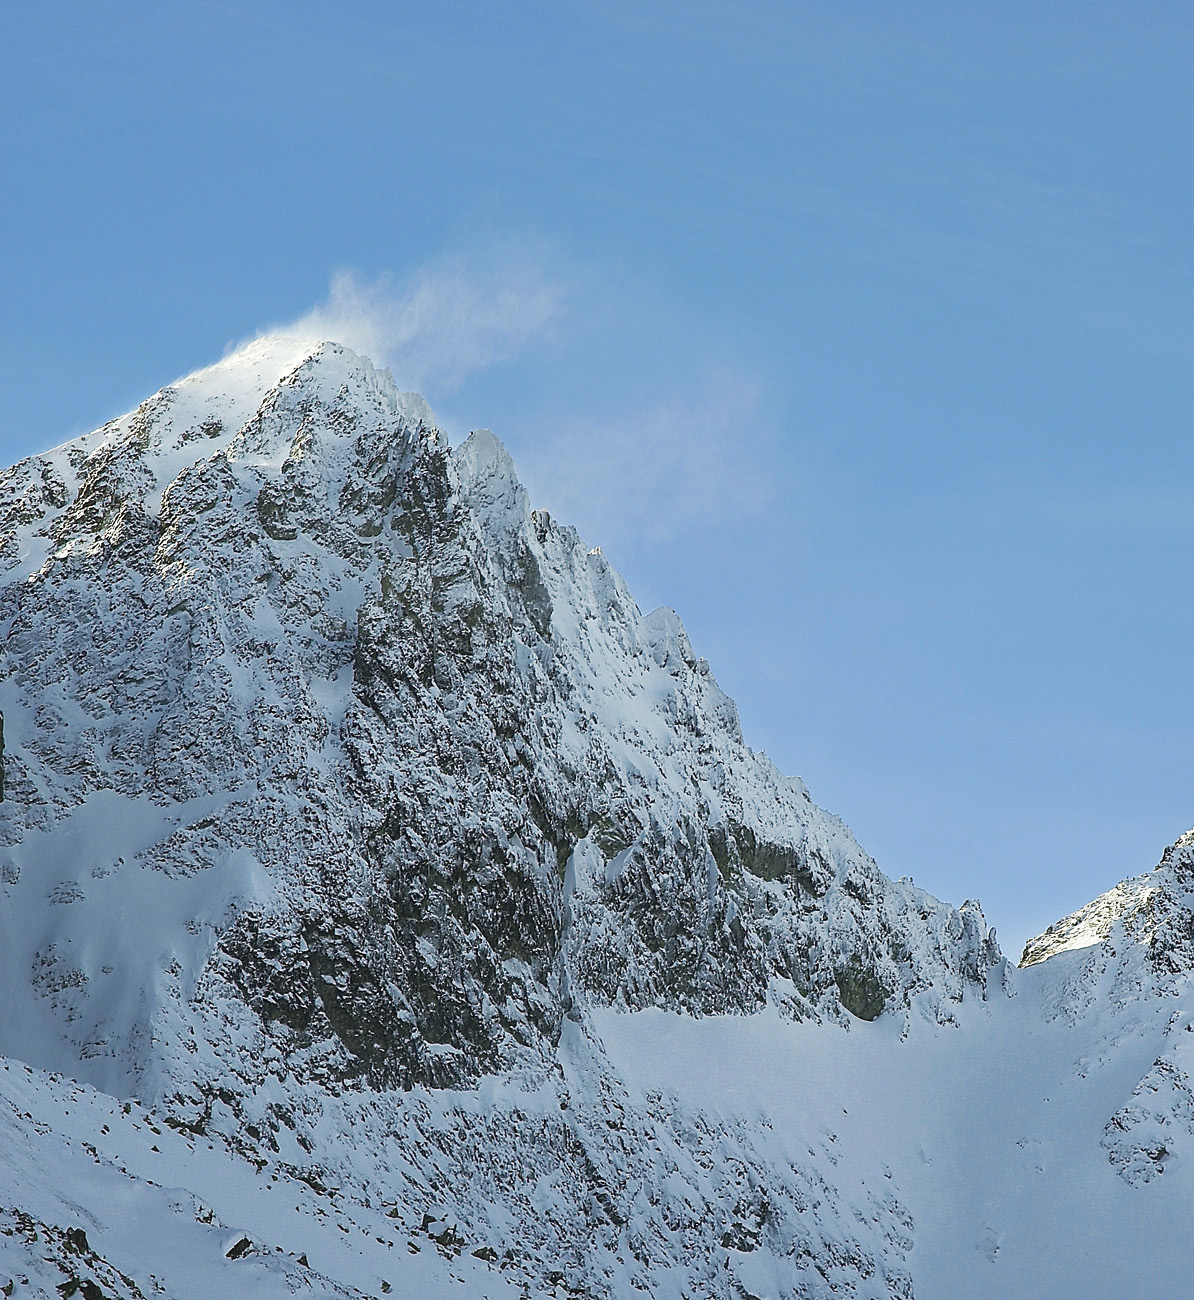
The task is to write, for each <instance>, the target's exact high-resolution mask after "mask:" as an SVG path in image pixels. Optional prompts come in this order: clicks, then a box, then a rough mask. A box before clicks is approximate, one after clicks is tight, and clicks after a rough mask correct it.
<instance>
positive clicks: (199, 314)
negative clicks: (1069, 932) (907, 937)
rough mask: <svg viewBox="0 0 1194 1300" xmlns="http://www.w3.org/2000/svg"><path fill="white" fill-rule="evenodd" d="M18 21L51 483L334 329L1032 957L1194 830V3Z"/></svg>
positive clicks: (785, 761) (24, 311)
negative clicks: (1048, 936)
mask: <svg viewBox="0 0 1194 1300" xmlns="http://www.w3.org/2000/svg"><path fill="white" fill-rule="evenodd" d="M0 23H2V24H3V26H2V28H0V459H2V460H3V461H4V462H5V463H8V462H9V461H11V460H14V459H16V458H17V457H19V456H20V455H22V454H25V453H28V452H31V451H35V450H39V449H42V448H44V447H47V446H49V445H52V444H54V443H56V442H60V441H62V440H63V439H64V438H65V437H66V436H68V435H70V434H72V433H78V432H81V431H83V430H85V429H88V428H91V427H94V426H96V425H98V424H100V423H102V422H103V421H104V420H106V419H108V418H109V417H111V416H113V415H115V414H117V413H119V412H121V411H123V410H125V409H127V408H129V407H131V406H132V405H134V404H135V403H136V402H138V401H139V400H140V399H141V398H143V397H144V396H146V395H147V394H148V393H150V392H152V391H153V390H155V389H156V388H158V387H160V386H161V385H162V384H163V383H166V382H168V381H170V380H171V379H173V378H175V377H177V376H178V375H180V374H182V373H185V372H187V371H189V370H192V369H195V368H197V367H198V366H200V365H203V364H206V363H208V362H211V361H213V360H216V359H218V358H219V356H220V355H221V354H222V353H223V351H224V350H225V348H226V347H227V346H228V345H229V343H231V342H234V341H237V340H241V339H244V338H246V337H249V336H252V335H253V334H254V333H255V332H257V331H258V330H260V329H263V328H266V327H270V326H273V325H278V324H284V323H286V322H294V321H295V320H297V319H299V318H301V317H304V316H306V315H307V314H308V313H310V312H311V311H313V310H314V309H316V308H318V309H319V319H320V320H321V321H323V322H324V323H327V324H329V325H335V326H337V328H339V329H340V332H341V333H343V334H345V335H346V336H349V337H347V338H346V341H348V342H350V343H353V342H356V343H360V344H362V345H363V346H366V350H371V351H372V352H374V353H375V354H376V359H378V360H379V361H381V362H385V363H388V364H390V365H391V366H392V367H393V368H394V371H395V374H396V376H397V378H398V379H399V381H400V382H402V383H403V384H404V385H405V386H409V387H419V388H421V389H422V391H424V393H425V395H426V396H427V397H428V399H429V400H430V401H431V402H432V404H433V406H434V407H435V409H436V411H437V412H438V413H439V415H440V417H441V419H442V421H443V423H444V424H445V427H446V428H448V429H449V431H451V432H452V434H453V436H457V437H458V436H460V435H461V434H463V433H464V432H466V431H467V430H468V429H469V428H470V427H473V426H477V425H485V426H488V427H491V428H493V429H494V431H495V432H496V433H498V434H499V436H501V437H502V438H503V439H504V440H505V441H506V443H507V444H508V445H509V446H510V448H511V450H512V452H513V453H514V456H515V459H516V462H517V464H518V466H519V468H520V470H521V472H522V474H523V477H524V478H525V480H526V481H527V482H528V484H529V486H530V487H531V490H532V495H533V497H534V498H535V500H536V504H540V505H546V506H547V507H549V508H551V509H552V510H553V512H554V513H556V514H557V515H558V516H560V517H562V518H564V519H567V520H569V521H571V522H574V523H576V524H577V525H578V526H579V527H580V529H581V531H582V533H583V534H584V536H585V537H586V538H587V539H588V540H589V541H590V542H592V543H594V544H600V545H602V546H603V547H604V549H605V550H606V552H607V553H608V554H609V555H610V557H611V558H612V560H613V561H614V562H615V563H616V564H617V565H618V566H619V567H620V568H621V569H622V570H623V572H624V573H625V574H626V576H627V578H628V580H629V582H630V584H631V587H632V589H633V590H634V592H635V594H636V595H637V597H638V599H639V603H640V604H641V605H642V606H643V607H644V608H649V607H651V606H653V605H655V604H665V603H666V604H670V605H672V606H674V607H675V608H676V609H677V610H678V611H679V612H680V614H681V615H682V617H683V618H684V620H685V622H686V624H687V626H688V629H689V632H690V635H691V637H692V640H693V642H694V644H695V646H696V647H697V651H698V653H701V654H704V655H706V656H707V657H708V658H709V660H710V661H711V663H712V665H713V668H714V671H715V672H716V673H717V675H718V677H719V678H720V680H721V682H722V684H723V685H724V686H725V687H726V689H727V690H729V691H730V693H731V694H733V695H734V696H735V697H736V698H737V700H738V702H739V706H740V708H741V711H742V715H743V722H744V726H745V729H746V733H747V737H748V740H750V741H751V743H753V744H754V745H755V746H756V747H758V748H765V749H766V750H767V751H768V752H769V753H770V754H771V755H772V756H773V757H774V758H775V759H776V761H777V762H778V763H779V764H780V766H781V767H783V768H784V769H785V770H787V771H791V772H799V773H800V774H801V775H803V776H804V777H805V779H806V780H807V781H808V783H809V786H810V789H811V791H812V793H813V796H814V798H815V799H817V801H818V802H819V803H821V804H822V805H824V806H826V807H829V808H831V809H832V810H833V811H835V812H838V813H840V814H841V815H842V816H843V817H844V818H845V819H846V821H847V822H848V823H849V824H850V825H851V826H852V827H853V829H854V830H855V832H856V833H857V834H858V836H859V838H860V839H861V840H862V842H863V844H864V845H865V846H866V847H867V848H868V849H869V850H870V851H871V852H872V853H873V854H874V855H875V856H876V858H877V859H878V861H879V864H880V866H881V867H883V868H884V869H885V870H886V871H887V872H888V873H889V874H891V875H896V876H898V875H905V874H907V875H912V876H914V877H915V879H916V880H917V881H918V883H921V884H923V885H925V886H926V887H928V888H930V889H932V890H933V891H934V892H935V893H937V894H939V895H941V896H942V897H945V898H948V899H951V900H954V901H961V899H962V898H964V897H978V898H980V899H981V900H982V902H983V904H984V906H985V908H986V911H987V915H988V919H989V920H990V921H991V922H992V923H993V924H995V925H996V926H997V927H998V929H999V932H1000V937H1001V939H1002V941H1003V942H1004V945H1005V947H1006V948H1007V949H1008V950H1009V952H1012V953H1013V955H1016V954H1017V953H1018V946H1019V944H1020V943H1021V942H1022V941H1023V940H1024V939H1025V938H1026V937H1027V936H1028V935H1029V934H1030V933H1033V932H1035V931H1036V930H1038V929H1041V928H1043V927H1044V926H1045V925H1046V924H1048V923H1049V922H1050V921H1051V920H1054V919H1056V918H1057V917H1058V916H1059V915H1061V914H1062V913H1064V912H1066V911H1069V910H1071V909H1072V908H1073V907H1075V906H1077V905H1079V904H1081V903H1083V902H1085V901H1087V900H1088V899H1089V898H1090V897H1092V896H1093V895H1094V894H1096V893H1098V892H1101V891H1102V890H1104V889H1106V888H1108V887H1110V886H1111V885H1112V884H1113V883H1115V881H1116V880H1118V879H1119V878H1120V877H1122V876H1124V875H1127V874H1130V873H1135V872H1139V871H1142V870H1146V869H1147V868H1149V867H1150V866H1152V865H1153V863H1155V862H1156V860H1157V858H1158V857H1159V854H1160V851H1161V849H1162V848H1163V847H1164V845H1165V844H1166V843H1167V842H1169V841H1170V840H1172V839H1174V838H1175V837H1176V836H1177V835H1178V834H1180V833H1181V832H1182V831H1184V830H1185V829H1187V828H1188V827H1189V826H1190V825H1191V824H1192V823H1194V745H1191V726H1190V719H1191V709H1192V706H1194V671H1192V669H1191V657H1192V654H1194V599H1192V596H1194V581H1192V579H1194V572H1192V570H1194V548H1192V545H1191V543H1192V541H1194V538H1192V536H1191V534H1192V533H1194V511H1192V509H1191V505H1192V502H1191V495H1192V491H1194V440H1192V439H1191V412H1192V411H1194V406H1192V403H1191V397H1192V396H1194V392H1192V390H1194V368H1192V365H1191V361H1192V359H1194V294H1192V290H1194V219H1192V214H1194V144H1192V142H1194V9H1192V8H1191V7H1190V6H1189V5H1188V4H1184V3H1180V4H1179V3H1171V4H1160V5H1155V4H1148V3H1144V2H1141V3H1133V4H1131V5H1127V4H1123V3H1114V4H1104V3H1098V2H1097V0H1096V2H1091V3H1081V4H1060V3H1045V4H1042V3H1033V4H1018V3H1014V2H1008V3H1001V4H998V5H977V4H973V5H972V4H968V3H952V2H951V3H940V4H932V5H929V4H918V3H905V4H891V3H849V2H845V3H828V2H826V3H820V4H805V3H784V4H765V3H759V4H750V5H743V4H728V3H727V4H715V3H705V2H704V0H686V2H685V3H676V4H649V3H646V4H644V3H633V4H632V3H624V4H623V3H612V2H611V3H601V4H596V3H592V4H590V3H567V2H566V0H551V2H550V3H547V2H543V3H537V2H533V0H526V2H525V3H501V2H495V0H488V2H487V3H451V2H444V0H441V2H439V3H436V4H434V5H428V4H425V3H423V4H418V5H415V4H406V3H385V4H382V3H375V4H367V3H351V2H346V3H341V4H339V5H336V6H331V5H327V4H322V3H321V4H310V3H295V2H294V0H287V3H280V2H278V3H271V2H269V0H259V2H253V0H247V2H245V3H236V4H232V3H227V4H225V3H214V2H213V3H200V2H196V0H187V3H175V2H171V0H165V2H163V0H155V2H154V3H147V2H146V3H127V2H122V0H106V3H105V4H103V5H96V4H93V3H77V2H72V0H63V2H62V3H55V4H53V5H17V4H11V5H7V6H5V7H4V11H3V14H2V15H0ZM336 277H338V278H336ZM334 279H335V288H334V289H333V280H334Z"/></svg>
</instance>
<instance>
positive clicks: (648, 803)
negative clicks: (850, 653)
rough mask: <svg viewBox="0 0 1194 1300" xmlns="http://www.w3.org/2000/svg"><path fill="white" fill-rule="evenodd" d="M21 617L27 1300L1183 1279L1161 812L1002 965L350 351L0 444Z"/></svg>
mask: <svg viewBox="0 0 1194 1300" xmlns="http://www.w3.org/2000/svg"><path fill="white" fill-rule="evenodd" d="M0 632H2V633H3V637H2V639H0V710H2V712H3V732H2V738H3V751H2V754H3V765H2V766H3V777H2V780H3V788H2V791H0V880H2V885H3V894H2V896H0V897H2V901H0V909H2V910H0V1053H2V1054H3V1055H4V1056H5V1057H6V1058H8V1064H7V1065H6V1067H5V1068H4V1070H3V1071H0V1097H2V1099H3V1103H4V1104H3V1106H0V1283H4V1282H5V1281H6V1280H8V1281H11V1282H12V1285H13V1288H14V1291H13V1294H16V1293H18V1292H17V1288H21V1289H23V1291H25V1292H28V1293H32V1294H36V1293H38V1288H40V1290H41V1293H44V1294H47V1295H49V1294H54V1293H55V1288H57V1292H58V1293H61V1294H64V1295H65V1294H68V1293H69V1294H74V1292H73V1291H71V1290H70V1288H71V1287H72V1285H75V1284H77V1285H75V1290H76V1291H77V1292H78V1293H79V1294H82V1295H84V1296H86V1297H88V1300H92V1297H93V1296H94V1295H95V1294H100V1293H102V1294H104V1295H111V1296H138V1295H146V1296H148V1295H151V1294H154V1293H159V1294H166V1295H170V1296H177V1297H180V1298H181V1297H191V1296H196V1297H198V1296H209V1295H210V1296H227V1295H238V1294H242V1293H243V1294H245V1295H249V1294H253V1295H258V1294H261V1295H269V1294H273V1293H274V1292H275V1291H276V1292H278V1293H279V1294H282V1293H285V1294H292V1293H294V1292H295V1291H299V1292H311V1293H313V1294H317V1295H355V1294H357V1293H363V1294H367V1295H380V1294H384V1293H387V1292H391V1291H392V1292H393V1293H396V1294H400V1295H410V1296H434V1295H440V1294H442V1295H452V1296H464V1297H479V1296H486V1295H493V1296H499V1295H502V1296H504V1295H510V1296H519V1295H558V1296H563V1295H590V1296H607V1297H629V1296H635V1295H642V1296H652V1297H660V1298H661V1300H662V1298H663V1297H675V1298H676V1300H680V1297H714V1296H726V1297H748V1296H755V1297H764V1296H768V1297H777V1298H778V1297H780V1296H829V1295H838V1296H841V1295H853V1296H859V1297H864V1296H867V1297H887V1296H901V1297H906V1296H912V1295H914V1294H915V1295H921V1296H934V1295H940V1296H951V1297H957V1296H966V1295H974V1296H989V1295H1036V1294H1040V1295H1046V1294H1048V1295H1052V1296H1057V1295H1070V1294H1073V1295H1083V1296H1097V1295H1107V1296H1111V1295H1116V1296H1121V1295H1124V1294H1131V1293H1132V1288H1133V1286H1135V1285H1137V1284H1138V1283H1140V1282H1141V1280H1142V1279H1143V1280H1144V1281H1145V1282H1146V1283H1147V1285H1148V1286H1150V1287H1152V1286H1154V1285H1158V1286H1159V1285H1164V1284H1166V1283H1168V1284H1170V1285H1173V1286H1177V1287H1179V1288H1180V1285H1181V1279H1183V1278H1185V1277H1188V1276H1189V1275H1190V1270H1191V1268H1192V1267H1194V1245H1190V1244H1188V1243H1187V1241H1186V1240H1185V1237H1184V1234H1183V1233H1182V1231H1181V1228H1182V1225H1183V1223H1184V1215H1185V1211H1186V1207H1187V1206H1188V1203H1189V1198H1190V1195H1191V1192H1192V1191H1194V1175H1192V1174H1190V1173H1188V1172H1187V1171H1186V1167H1185V1165H1184V1164H1183V1161H1182V1157H1183V1155H1184V1154H1185V1153H1187V1152H1194V1089H1192V1088H1191V1085H1190V1082H1189V1078H1188V1075H1187V1072H1186V1067H1187V1060H1186V1057H1187V1054H1188V1053H1187V1043H1189V1044H1190V1050H1191V1051H1194V1037H1191V1038H1187V1037H1186V1035H1185V1030H1186V1028H1187V1026H1188V1024H1189V1020H1188V1019H1185V1018H1183V1014H1182V1012H1181V1006H1182V1005H1183V998H1184V997H1185V995H1186V989H1187V983H1188V980H1189V972H1190V969H1191V966H1192V965H1194V960H1192V958H1194V939H1192V938H1191V935H1194V914H1192V912H1191V910H1190V906H1191V894H1194V875H1192V874H1191V853H1192V852H1194V849H1191V845H1190V844H1189V843H1186V842H1185V841H1183V842H1182V843H1181V844H1179V846H1177V847H1175V849H1174V850H1171V851H1170V852H1169V853H1168V854H1167V856H1166V860H1165V862H1163V864H1162V866H1161V868H1159V869H1158V871H1157V872H1155V873H1153V874H1152V875H1151V876H1149V877H1146V878H1142V879H1141V880H1139V881H1133V882H1129V883H1128V884H1126V885H1123V886H1120V887H1119V888H1118V889H1117V890H1116V891H1112V894H1110V895H1107V896H1105V898H1104V899H1100V900H1098V901H1097V902H1096V903H1094V904H1092V905H1091V906H1090V907H1089V908H1087V909H1084V910H1083V912H1080V913H1078V914H1076V916H1075V917H1073V918H1070V919H1069V920H1067V921H1065V922H1061V923H1059V925H1058V926H1055V927H1053V928H1052V929H1051V930H1050V931H1049V932H1048V933H1047V934H1046V935H1044V936H1042V937H1041V938H1040V939H1039V940H1036V941H1034V942H1033V943H1032V944H1030V945H1029V949H1028V951H1027V952H1026V954H1025V958H1026V961H1029V962H1031V963H1033V964H1031V965H1029V966H1028V967H1027V968H1026V969H1024V970H1017V969H1016V968H1014V967H1009V965H1008V963H1007V962H1006V961H1005V960H1004V959H1003V957H1002V956H1001V954H1000V952H999V949H998V947H997V945H996V943H995V939H994V934H993V932H988V930H987V927H986V924H985V922H984V920H983V917H982V913H981V911H980V910H979V908H978V906H977V905H976V904H973V903H966V904H964V905H963V906H962V907H961V908H953V907H950V906H947V905H945V904H942V903H940V902H939V901H937V900H936V899H934V898H932V897H931V896H929V895H928V894H926V893H925V892H924V891H922V890H919V889H917V888H915V887H914V886H913V885H912V884H911V883H909V882H906V881H901V882H899V883H895V882H892V881H891V880H889V879H887V878H886V877H885V876H884V875H883V874H882V873H881V872H880V871H879V869H878V868H877V867H876V865H875V863H874V862H873V861H872V860H871V859H870V858H869V857H868V856H867V855H866V854H865V853H864V852H863V850H862V849H861V848H860V847H859V846H858V844H857V843H856V841H855V840H854V838H853V836H852V835H851V834H850V832H849V831H848V830H847V828H846V827H845V826H843V825H842V823H841V822H840V821H838V820H837V819H836V818H834V817H832V816H831V815H829V814H827V813H825V812H823V811H822V810H820V809H819V808H817V807H816V805H815V804H813V803H812V801H811V799H810V797H809V794H808V792H807V790H806V789H805V787H804V785H803V783H802V782H800V781H799V780H796V779H792V778H788V777H784V776H782V775H781V774H780V773H779V772H778V771H777V770H776V769H775V768H774V766H773V765H772V764H771V763H770V761H769V760H768V759H767V758H766V756H765V755H763V754H759V753H755V752H754V751H752V750H751V749H750V748H749V747H748V746H747V745H746V744H745V743H744V741H743V738H742V734H741V730H740V727H739V723H738V718H737V714H736V711H735V708H734V705H733V703H732V701H731V700H729V699H728V698H727V697H726V696H725V695H724V693H723V692H722V691H721V690H720V689H719V688H718V686H717V683H716V681H715V680H714V678H713V676H712V674H711V673H710V670H709V666H708V665H707V664H706V663H705V661H704V660H701V659H698V658H697V657H696V655H695V653H694V651H693V649H692V646H691V645H690V644H689V641H688V638H687V636H686V635H685V633H684V629H683V627H682V625H681V623H680V621H679V619H678V618H677V617H676V615H675V614H674V613H673V612H672V611H670V610H667V609H660V610H656V611H654V612H653V613H650V614H646V615H643V614H642V613H641V612H640V611H639V610H638V608H637V607H636V605H635V603H634V601H633V599H632V597H631V596H630V593H629V592H628V591H627V589H626V587H625V584H624V583H623V582H622V580H621V578H620V577H619V576H618V574H617V573H616V572H614V571H613V570H612V569H611V567H610V566H609V564H608V563H607V562H606V560H605V559H604V557H603V556H602V555H601V553H600V551H598V550H593V549H590V548H588V547H587V546H586V545H584V544H583V543H582V542H581V540H580V538H579V537H578V536H577V535H576V533H575V531H574V530H572V529H571V528H568V527H566V526H562V525H560V524H559V523H557V522H556V521H554V520H552V519H551V518H549V517H548V516H547V515H546V514H545V513H543V512H539V511H533V510H532V509H531V508H530V504H529V502H528V500H527V497H526V493H525V492H524V490H523V488H522V487H521V485H520V484H519V483H518V480H517V478H516V476H515V474H514V470H513V467H512V465H511V463H510V460H509V458H508V456H507V455H506V453H505V451H504V449H503V448H502V446H501V444H500V443H499V442H498V441H497V440H496V439H495V438H494V437H493V436H492V435H491V434H489V433H487V432H484V431H479V432H477V433H474V434H473V435H472V436H471V437H470V438H469V439H468V440H467V441H466V442H465V443H464V444H463V445H462V446H460V447H459V448H457V449H455V450H453V449H452V448H450V447H449V446H448V444H447V443H446V441H445V440H444V438H443V437H442V436H441V435H440V434H439V433H438V432H437V430H436V429H435V427H434V421H433V418H432V416H431V413H430V411H429V410H428V409H427V407H426V406H425V405H424V404H423V402H422V401H421V400H420V399H419V398H417V397H415V396H414V395H411V394H403V393H400V392H398V391H397V389H396V388H395V386H394V384H393V381H392V379H391V378H390V376H389V375H388V373H386V372H378V371H375V370H374V368H373V367H372V366H371V365H370V364H369V362H368V361H366V360H364V359H363V358H360V357H358V356H355V355H354V354H353V353H351V352H349V351H347V350H346V349H344V348H343V347H340V346H338V345H336V344H334V343H326V342H318V343H312V342H307V341H301V340H292V339H276V338H271V339H264V340H260V341H258V342H257V343H254V344H252V345H250V346H249V347H248V348H246V349H244V350H242V351H241V352H239V353H237V354H235V355H234V356H232V357H229V358H227V359H226V360H225V361H223V362H221V363H220V364H218V365H216V366H213V367H211V368H209V369H208V370H205V371H201V372H199V373H197V374H195V375H192V376H190V377H189V378H187V379H184V380H182V381H180V382H179V383H177V384H175V385H172V386H170V387H168V388H166V389H163V390H162V391H161V392H160V393H158V394H157V395H156V396H155V397H153V398H151V399H150V400H149V401H147V402H145V403H143V404H142V406H140V407H139V408H138V409H137V410H136V411H135V412H133V413H131V414H130V415H128V416H126V417H124V418H122V419H120V420H117V421H114V422H113V423H111V424H109V425H106V426H104V427H103V428H102V429H99V430H97V431H96V432H95V433H92V434H89V435H87V436H86V437H84V438H80V439H77V440H76V441H74V442H71V443H68V444H66V445H64V446H62V447H60V448H58V449H56V450H55V451H52V452H49V453H47V454H46V455H43V456H37V457H33V458H30V459H29V460H26V461H23V462H21V463H20V464H18V465H16V466H14V467H13V468H12V469H10V470H8V471H6V472H5V473H4V474H2V475H0ZM1046 959H1047V960H1046ZM1162 1171H1165V1173H1166V1176H1165V1178H1164V1179H1161V1178H1159V1177H1158V1176H1157V1175H1159V1174H1160V1173H1161V1172H1162Z"/></svg>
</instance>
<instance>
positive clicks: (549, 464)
mask: <svg viewBox="0 0 1194 1300" xmlns="http://www.w3.org/2000/svg"><path fill="white" fill-rule="evenodd" d="M760 397H761V385H760V384H759V382H758V381H757V380H755V379H753V378H751V377H749V376H745V375H742V374H738V373H733V372H728V371H727V372H724V373H721V374H715V375H713V376H710V377H707V378H706V379H705V380H704V381H702V383H701V385H700V387H699V388H698V389H697V390H696V391H695V392H691V393H688V394H685V395H682V396H676V397H672V398H667V399H662V400H660V401H658V402H656V403H654V404H652V405H651V406H649V407H647V408H646V409H644V410H640V411H637V412H636V411H627V412H624V413H621V414H611V415H609V416H607V417H604V418H602V419H599V420H596V419H576V420H571V421H566V422H564V423H562V424H557V425H556V426H554V427H553V429H552V430H551V431H550V432H548V433H545V434H543V435H542V436H540V437H538V438H534V439H528V440H527V441H525V442H520V446H519V448H518V461H519V467H520V470H521V471H522V473H523V476H524V478H525V479H526V482H527V486H528V488H529V490H530V492H531V495H532V498H533V500H534V501H535V503H536V504H537V505H543V506H547V507H549V508H550V509H551V510H552V511H553V513H558V514H559V516H560V517H561V518H562V519H564V520H566V521H568V522H569V523H574V524H576V526H577V527H578V528H579V529H580V531H581V533H582V534H583V535H584V536H586V537H587V538H590V539H592V540H600V541H602V542H603V543H605V544H614V543H618V542H626V543H642V542H643V541H647V542H661V541H665V540H669V539H672V538H675V537H677V536H679V535H681V534H683V533H685V532H687V531H688V530H690V529H692V528H696V527H705V526H714V525H717V524H719V523H723V522H724V521H725V520H727V519H729V518H731V517H733V516H734V515H735V514H738V513H742V512H753V511H756V510H760V509H763V508H764V507H766V505H767V504H768V503H769V502H770V501H771V500H772V498H773V495H774V489H773V480H772V476H771V474H770V473H769V468H768V467H769V465H770V463H771V460H772V455H771V452H772V448H771V445H770V437H769V436H768V435H767V434H766V433H764V432H763V430H762V428H761V425H762V423H763V422H762V420H761V419H760V410H759V407H760Z"/></svg>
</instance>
